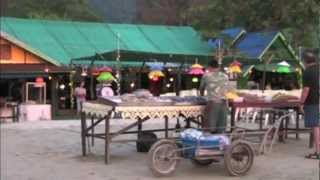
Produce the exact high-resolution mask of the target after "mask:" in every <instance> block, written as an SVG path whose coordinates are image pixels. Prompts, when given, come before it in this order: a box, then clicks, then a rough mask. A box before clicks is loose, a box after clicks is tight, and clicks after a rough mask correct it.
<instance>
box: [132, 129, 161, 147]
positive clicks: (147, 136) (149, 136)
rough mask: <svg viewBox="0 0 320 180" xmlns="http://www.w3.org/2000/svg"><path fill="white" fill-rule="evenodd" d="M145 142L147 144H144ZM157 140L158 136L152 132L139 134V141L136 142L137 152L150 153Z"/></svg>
mask: <svg viewBox="0 0 320 180" xmlns="http://www.w3.org/2000/svg"><path fill="white" fill-rule="evenodd" d="M144 140H145V141H146V142H143V141H144ZM157 140H158V138H157V135H156V134H155V133H152V132H142V133H141V134H138V141H137V142H136V148H137V152H148V151H149V149H150V148H151V146H152V145H153V144H154V143H155V142H157Z"/></svg>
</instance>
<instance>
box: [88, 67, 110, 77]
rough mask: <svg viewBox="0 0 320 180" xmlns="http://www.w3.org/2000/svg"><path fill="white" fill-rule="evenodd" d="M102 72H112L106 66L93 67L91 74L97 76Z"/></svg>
mask: <svg viewBox="0 0 320 180" xmlns="http://www.w3.org/2000/svg"><path fill="white" fill-rule="evenodd" d="M103 72H112V69H111V68H110V67H108V66H104V67H94V68H93V69H92V75H94V76H98V75H99V74H100V73H103Z"/></svg>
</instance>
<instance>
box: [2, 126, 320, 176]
mask: <svg viewBox="0 0 320 180" xmlns="http://www.w3.org/2000/svg"><path fill="white" fill-rule="evenodd" d="M126 123H128V122H121V123H119V122H113V124H112V128H113V129H117V128H119V127H122V126H124V125H125V124H126ZM147 126H148V127H150V126H159V124H157V122H151V123H149V124H148V125H147ZM310 151H311V150H310V149H308V137H307V136H306V135H305V136H302V138H301V139H300V140H295V139H293V136H292V138H291V139H288V140H287V141H286V143H277V144H276V145H275V147H274V151H273V153H272V154H268V155H264V156H258V157H256V158H255V162H254V166H253V168H252V169H251V171H250V172H249V173H248V174H247V175H246V176H244V177H230V176H228V174H227V172H226V170H225V169H224V166H223V163H216V164H213V165H211V166H209V167H204V168H203V167H202V168H199V167H194V166H193V165H192V164H191V163H190V161H189V160H183V161H181V163H180V165H179V167H178V170H177V172H176V173H175V175H174V176H172V177H169V178H161V179H175V180H176V179H177V180H179V179H181V180H182V179H183V180H189V179H190V180H193V179H197V180H202V179H203V180H205V179H210V180H212V179H217V180H227V179H232V180H238V179H246V180H304V179H305V180H318V179H319V161H317V160H309V159H305V158H304V155H305V154H307V153H309V152H310ZM146 159H147V154H145V153H138V152H136V149H135V144H134V143H127V144H112V146H111V164H109V165H105V164H104V156H103V142H102V141H101V140H96V145H95V146H94V147H92V148H91V153H90V154H89V155H88V156H87V157H82V156H81V145H80V122H79V121H77V120H69V121H46V122H33V123H28V122H23V123H14V124H1V180H82V179H83V180H126V179H130V180H131V179H133V180H144V179H159V178H154V177H153V175H152V174H151V172H150V171H149V169H148V167H147V163H146Z"/></svg>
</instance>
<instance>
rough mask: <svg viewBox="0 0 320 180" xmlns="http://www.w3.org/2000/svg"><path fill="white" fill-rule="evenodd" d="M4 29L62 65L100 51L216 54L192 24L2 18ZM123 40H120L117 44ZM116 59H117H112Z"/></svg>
mask: <svg viewBox="0 0 320 180" xmlns="http://www.w3.org/2000/svg"><path fill="white" fill-rule="evenodd" d="M0 20H1V22H0V23H1V27H0V28H1V31H2V32H4V33H6V34H8V35H9V36H10V37H11V38H14V39H15V40H17V41H19V42H22V43H23V44H24V45H25V46H27V47H30V49H33V50H36V51H38V52H39V53H38V54H39V55H40V56H42V57H49V58H51V59H53V60H55V61H57V62H58V63H60V64H62V65H69V64H70V60H71V59H77V58H81V57H90V56H93V55H95V54H96V53H98V54H102V53H106V52H113V51H115V50H116V49H118V48H120V49H122V50H125V51H128V52H143V56H147V55H149V56H147V57H150V58H152V55H153V54H161V55H164V54H166V55H168V54H169V55H179V58H181V55H185V56H191V57H192V58H189V59H188V60H189V61H194V59H193V58H196V57H199V58H201V59H200V60H202V58H203V59H205V58H204V56H212V49H211V48H210V47H209V46H208V44H207V43H206V42H205V41H202V39H201V37H200V36H199V34H198V33H197V32H196V31H195V30H194V29H192V28H191V27H185V26H181V27H180V26H156V25H131V24H106V23H90V22H72V21H48V20H34V19H18V18H1V19H0ZM117 42H119V43H117ZM207 59H210V58H207ZM112 60H115V58H114V59H112Z"/></svg>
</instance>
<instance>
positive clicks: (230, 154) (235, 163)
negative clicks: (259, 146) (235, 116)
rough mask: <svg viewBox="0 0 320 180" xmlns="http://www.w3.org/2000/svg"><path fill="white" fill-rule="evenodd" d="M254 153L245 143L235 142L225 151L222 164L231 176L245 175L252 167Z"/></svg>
mask: <svg viewBox="0 0 320 180" xmlns="http://www.w3.org/2000/svg"><path fill="white" fill-rule="evenodd" d="M253 159H254V152H253V149H252V147H251V145H250V144H249V143H248V142H247V141H243V140H237V141H234V142H232V144H231V146H230V147H229V148H228V149H227V150H226V151H225V154H224V163H225V167H226V169H227V171H228V173H229V174H230V175H231V176H241V175H245V174H246V173H247V172H248V171H249V170H250V169H251V167H252V164H253Z"/></svg>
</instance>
